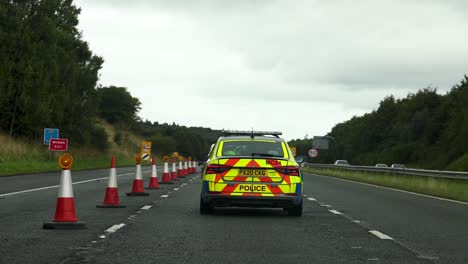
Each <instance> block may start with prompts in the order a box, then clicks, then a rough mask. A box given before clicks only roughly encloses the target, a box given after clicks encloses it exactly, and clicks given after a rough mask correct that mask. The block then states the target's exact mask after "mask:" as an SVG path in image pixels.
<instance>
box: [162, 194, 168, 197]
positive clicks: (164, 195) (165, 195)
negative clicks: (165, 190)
mask: <svg viewBox="0 0 468 264" xmlns="http://www.w3.org/2000/svg"><path fill="white" fill-rule="evenodd" d="M167 197H169V195H167V194H163V195H161V198H167Z"/></svg>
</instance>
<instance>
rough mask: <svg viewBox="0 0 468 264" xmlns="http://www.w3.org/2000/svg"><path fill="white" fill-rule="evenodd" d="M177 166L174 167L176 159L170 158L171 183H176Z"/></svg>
mask: <svg viewBox="0 0 468 264" xmlns="http://www.w3.org/2000/svg"><path fill="white" fill-rule="evenodd" d="M177 177H178V175H177V166H176V159H175V158H172V173H171V180H172V181H178V179H177Z"/></svg>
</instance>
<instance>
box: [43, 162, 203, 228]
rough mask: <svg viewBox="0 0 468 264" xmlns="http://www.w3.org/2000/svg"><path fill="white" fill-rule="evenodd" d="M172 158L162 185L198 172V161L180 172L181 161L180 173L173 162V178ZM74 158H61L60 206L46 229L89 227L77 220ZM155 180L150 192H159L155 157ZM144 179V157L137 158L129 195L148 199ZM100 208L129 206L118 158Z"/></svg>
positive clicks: (46, 224)
mask: <svg viewBox="0 0 468 264" xmlns="http://www.w3.org/2000/svg"><path fill="white" fill-rule="evenodd" d="M168 160H169V158H168V157H164V172H163V177H162V182H161V184H174V183H173V182H172V181H173V180H177V178H178V177H185V176H187V175H188V174H193V173H196V167H195V166H196V165H198V164H197V163H196V162H194V163H192V162H191V161H189V165H187V162H185V168H182V170H181V169H180V168H181V166H182V161H179V171H177V170H176V166H175V164H176V163H175V160H173V164H172V165H173V168H172V173H171V175H169V165H168V163H167V162H168ZM72 163H73V158H72V156H70V155H69V154H64V155H62V156H60V159H59V164H60V166H61V167H62V174H61V180H60V187H59V194H58V199H57V207H56V209H55V216H54V219H53V220H52V222H46V223H44V225H43V228H44V229H56V228H67V229H77V228H85V227H86V223H85V222H80V221H78V219H77V217H76V210H75V202H74V197H73V187H72V180H71V165H72ZM151 163H152V164H151V165H152V166H151V177H150V181H149V186H148V187H147V188H146V189H159V188H160V186H159V181H158V173H157V168H156V160H155V159H154V157H153V158H152V162H151ZM144 189H145V188H144V184H143V177H142V172H141V157H137V158H136V175H135V179H134V180H133V185H132V191H131V192H128V193H127V196H148V195H149V193H146V192H145V190H144ZM96 207H98V208H123V207H126V206H125V205H123V204H121V203H120V200H119V194H118V187H117V171H116V165H115V158H114V157H112V160H111V168H110V172H109V180H108V183H107V187H106V194H105V197H104V201H103V203H102V204H98V205H97V206H96Z"/></svg>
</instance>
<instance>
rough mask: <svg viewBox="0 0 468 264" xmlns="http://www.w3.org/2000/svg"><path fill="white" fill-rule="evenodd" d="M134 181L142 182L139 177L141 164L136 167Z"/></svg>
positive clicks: (141, 178) (141, 177)
mask: <svg viewBox="0 0 468 264" xmlns="http://www.w3.org/2000/svg"><path fill="white" fill-rule="evenodd" d="M135 180H143V176H141V164H137V165H136V175H135Z"/></svg>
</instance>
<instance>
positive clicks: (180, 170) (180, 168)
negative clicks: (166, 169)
mask: <svg viewBox="0 0 468 264" xmlns="http://www.w3.org/2000/svg"><path fill="white" fill-rule="evenodd" d="M177 173H178V175H179V177H183V176H184V167H183V166H182V160H179V170H178V171H177Z"/></svg>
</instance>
